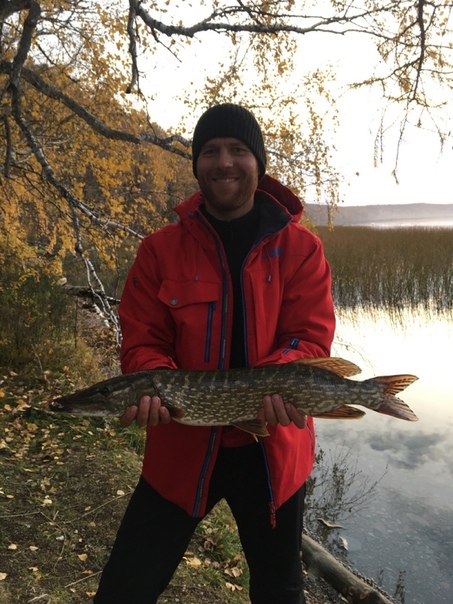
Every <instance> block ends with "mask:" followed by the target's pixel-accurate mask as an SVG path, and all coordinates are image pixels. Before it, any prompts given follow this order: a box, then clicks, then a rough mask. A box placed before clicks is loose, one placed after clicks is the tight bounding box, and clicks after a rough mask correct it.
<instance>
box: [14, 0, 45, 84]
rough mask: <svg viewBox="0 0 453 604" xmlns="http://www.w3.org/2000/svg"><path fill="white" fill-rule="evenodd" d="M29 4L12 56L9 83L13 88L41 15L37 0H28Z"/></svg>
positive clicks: (17, 82)
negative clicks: (15, 52)
mask: <svg viewBox="0 0 453 604" xmlns="http://www.w3.org/2000/svg"><path fill="white" fill-rule="evenodd" d="M29 4H30V8H29V11H28V15H27V18H26V19H25V22H24V28H23V31H22V38H21V40H20V42H19V48H18V50H17V54H16V56H15V57H14V61H13V68H12V72H11V76H10V83H9V85H10V86H13V87H15V88H17V87H18V86H19V79H20V72H21V70H22V67H23V65H24V63H25V60H26V58H27V56H28V53H29V51H30V46H31V41H32V37H33V32H34V31H35V29H36V25H37V23H38V19H39V17H40V15H41V7H40V6H39V4H38V3H37V2H35V0H30V2H29Z"/></svg>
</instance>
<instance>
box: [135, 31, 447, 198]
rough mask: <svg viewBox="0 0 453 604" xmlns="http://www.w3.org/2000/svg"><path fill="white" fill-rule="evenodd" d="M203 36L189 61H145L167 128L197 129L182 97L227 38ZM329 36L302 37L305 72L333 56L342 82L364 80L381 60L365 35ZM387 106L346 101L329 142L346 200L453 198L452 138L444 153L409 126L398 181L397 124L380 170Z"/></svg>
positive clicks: (154, 105) (156, 113) (360, 96)
mask: <svg viewBox="0 0 453 604" xmlns="http://www.w3.org/2000/svg"><path fill="white" fill-rule="evenodd" d="M165 20H167V19H165ZM191 21H193V19H191ZM200 40H202V43H201V44H200V43H197V42H196V41H194V42H193V44H192V46H191V47H190V49H189V50H188V51H187V54H185V55H184V56H190V58H189V59H188V60H184V62H183V63H180V62H178V61H177V60H176V59H174V58H173V57H172V56H171V55H170V54H169V53H168V52H165V51H162V54H160V55H159V56H160V58H159V60H158V61H156V60H155V58H154V59H151V60H150V61H149V62H146V61H143V60H142V62H141V65H140V67H141V68H142V69H143V68H146V64H148V65H149V66H150V69H149V71H148V72H147V73H146V74H145V79H144V80H142V82H141V85H142V89H143V90H144V91H145V94H146V90H147V89H149V91H150V94H153V95H154V97H155V100H154V101H153V102H150V104H149V110H150V113H151V116H152V119H153V120H154V121H156V122H157V123H159V124H160V125H161V126H162V127H163V128H167V129H168V128H170V127H172V128H174V127H176V126H177V125H178V123H179V121H180V119H181V118H182V117H183V116H184V117H185V119H188V123H189V127H192V128H193V126H194V125H195V123H196V120H197V119H198V117H199V116H198V115H193V116H189V117H188V116H187V115H186V114H187V109H186V108H185V107H184V105H183V104H182V103H181V102H178V101H177V100H176V97H177V96H179V95H181V94H183V93H184V91H185V90H187V93H188V94H190V90H191V89H193V87H194V86H201V82H202V80H203V77H204V75H206V73H208V74H209V73H211V74H215V71H216V65H217V64H218V62H219V61H220V60H221V59H222V58H223V57H222V49H221V48H219V40H220V36H218V35H214V34H208V35H207V36H205V37H203V38H200ZM326 40H328V43H326V41H325V40H324V41H323V40H322V39H321V36H306V38H305V39H304V40H301V51H300V57H301V59H300V62H301V65H300V69H301V70H302V71H303V70H306V69H310V68H313V67H315V66H319V65H322V64H323V62H332V61H334V62H335V65H336V70H337V74H338V78H339V79H340V80H341V79H342V78H344V80H345V81H346V80H349V81H352V80H356V81H357V80H359V79H360V78H361V77H362V76H363V75H364V74H366V75H367V76H369V75H370V64H371V65H372V64H373V61H376V60H377V54H376V51H375V49H374V47H373V46H372V45H371V44H370V42H369V41H367V39H365V38H363V37H359V36H356V37H355V38H354V39H353V38H352V37H350V36H349V37H348V36H344V37H341V39H340V38H335V39H333V38H332V37H331V36H328V37H327V38H326ZM302 63H303V64H302ZM156 64H157V65H158V66H157V67H156ZM295 71H299V69H297V70H295ZM295 75H297V74H295ZM233 102H234V99H233ZM452 105H453V103H452ZM382 106H383V101H380V100H379V99H377V98H376V97H373V96H372V95H370V93H369V92H366V91H361V92H353V93H348V95H347V96H346V97H342V99H341V101H340V124H341V125H340V128H339V130H338V131H337V132H336V133H335V134H334V135H332V137H331V139H329V142H330V143H331V144H332V145H334V146H335V147H336V149H337V153H336V158H335V159H336V168H337V170H338V171H339V172H340V174H341V175H342V177H343V179H344V184H342V186H341V189H340V198H341V200H342V202H343V205H368V204H376V203H378V204H396V203H453V138H452V137H451V136H450V138H449V139H448V141H447V143H446V145H444V149H443V151H442V152H441V147H440V143H439V140H438V136H437V134H436V133H434V132H431V133H430V132H427V131H424V130H421V129H416V128H414V127H412V128H409V129H408V130H407V131H406V132H405V136H404V142H403V144H402V145H401V148H400V154H399V161H398V179H399V184H397V183H396V181H395V178H394V177H393V175H392V172H393V169H394V166H395V157H396V151H397V148H396V141H397V137H398V129H397V127H395V129H394V130H393V131H391V133H390V134H388V135H387V138H386V141H385V147H384V154H383V157H382V163H381V164H380V165H379V166H377V167H376V166H375V165H374V159H373V158H374V140H375V137H376V133H377V131H378V126H379V120H380V112H381V108H382ZM451 109H452V107H450V111H449V112H448V109H445V114H446V116H445V122H446V125H448V123H449V124H450V128H452V126H451V124H452V121H451V114H452V113H453V112H452V111H451ZM447 112H448V113H450V117H449V116H447ZM200 113H201V110H200ZM448 120H450V121H449V122H448ZM192 122H193V123H192ZM190 135H191V132H189V133H188V134H187V136H188V137H189V138H190ZM306 201H312V200H308V199H307V200H306Z"/></svg>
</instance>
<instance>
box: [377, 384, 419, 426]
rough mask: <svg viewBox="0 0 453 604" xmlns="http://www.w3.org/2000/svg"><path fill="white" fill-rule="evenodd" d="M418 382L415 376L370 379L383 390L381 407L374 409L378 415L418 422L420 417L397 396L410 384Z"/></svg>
mask: <svg viewBox="0 0 453 604" xmlns="http://www.w3.org/2000/svg"><path fill="white" fill-rule="evenodd" d="M416 380H418V377H416V376H415V375H409V374H403V375H386V376H379V377H374V378H371V379H370V382H374V383H375V384H379V385H380V386H381V388H382V394H383V396H382V399H381V403H380V405H379V406H378V407H377V408H375V409H374V411H377V412H378V413H383V414H384V415H391V416H392V417H397V418H398V419H405V420H406V421H409V422H416V421H417V420H418V417H417V416H416V415H415V413H414V412H413V411H412V409H411V408H410V407H409V405H407V404H406V403H405V402H404V401H402V400H401V399H399V398H398V397H396V396H395V394H397V393H398V392H401V390H404V389H405V388H407V387H408V386H410V384H412V383H413V382H415V381H416Z"/></svg>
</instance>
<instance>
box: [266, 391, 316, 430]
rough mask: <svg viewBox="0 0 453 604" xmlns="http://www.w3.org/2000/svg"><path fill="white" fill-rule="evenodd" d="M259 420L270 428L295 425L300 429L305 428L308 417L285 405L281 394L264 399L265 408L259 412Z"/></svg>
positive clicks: (291, 406)
mask: <svg viewBox="0 0 453 604" xmlns="http://www.w3.org/2000/svg"><path fill="white" fill-rule="evenodd" d="M258 419H260V420H261V421H264V422H266V423H268V424H269V425H270V426H274V427H275V426H277V425H278V424H280V425H281V426H289V424H291V423H293V424H294V425H295V426H297V427H298V428H305V426H306V425H307V416H306V415H303V414H302V413H299V411H297V409H296V408H295V407H294V406H293V405H290V404H289V403H285V402H284V401H283V399H282V397H281V396H280V395H279V394H272V396H270V395H267V396H265V397H264V399H263V407H262V409H260V410H259V411H258Z"/></svg>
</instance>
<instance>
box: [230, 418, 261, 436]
mask: <svg viewBox="0 0 453 604" xmlns="http://www.w3.org/2000/svg"><path fill="white" fill-rule="evenodd" d="M232 425H233V426H234V427H235V428H239V430H243V431H244V432H249V433H250V434H253V436H269V432H268V431H267V428H266V424H265V423H264V422H263V421H260V420H259V419H250V420H245V421H243V422H234V423H233V424H232Z"/></svg>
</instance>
